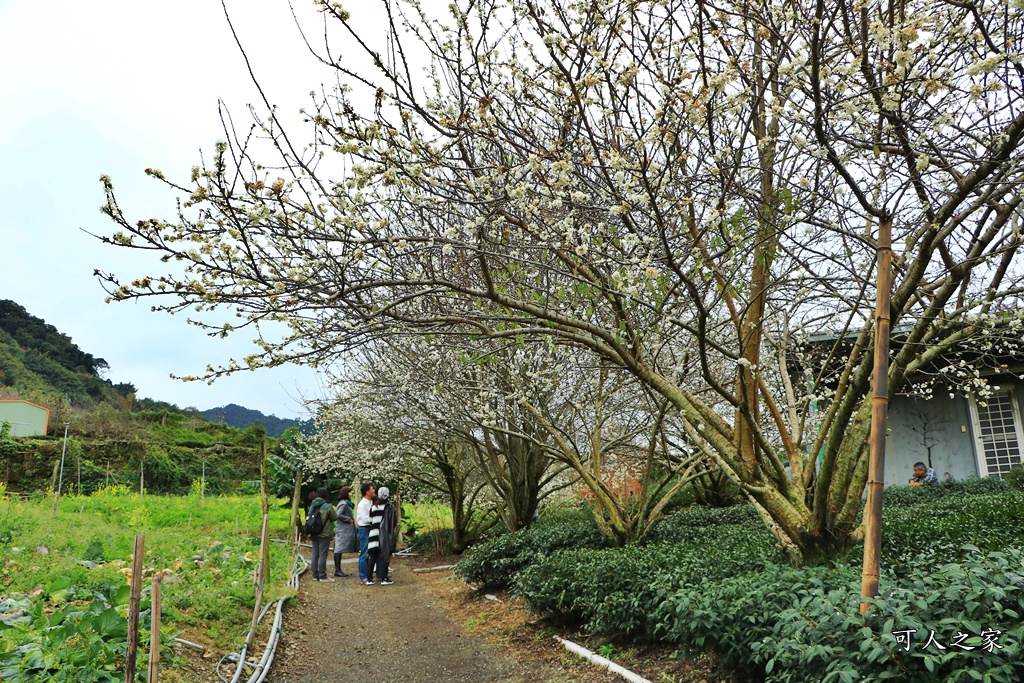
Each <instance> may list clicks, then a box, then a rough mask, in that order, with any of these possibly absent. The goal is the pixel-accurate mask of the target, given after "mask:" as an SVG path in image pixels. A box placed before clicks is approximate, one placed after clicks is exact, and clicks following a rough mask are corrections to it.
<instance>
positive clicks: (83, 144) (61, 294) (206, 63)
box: [0, 0, 359, 417]
mask: <svg viewBox="0 0 1024 683" xmlns="http://www.w3.org/2000/svg"><path fill="white" fill-rule="evenodd" d="M294 4H295V11H296V13H297V14H298V15H299V17H300V20H301V21H302V22H303V24H304V25H305V26H309V27H311V28H313V29H316V28H317V26H318V22H321V21H322V20H321V19H320V18H319V15H318V14H317V13H316V11H315V10H314V8H313V7H312V3H311V2H309V1H308V0H295V3H294ZM358 6H359V5H358V4H355V5H354V6H353V7H352V9H354V10H357V7H358ZM228 9H229V12H230V13H231V18H232V22H233V23H234V25H235V28H236V30H237V31H238V33H239V36H240V39H241V40H242V41H243V45H244V47H245V48H246V52H247V54H248V56H249V58H250V61H251V62H252V65H253V68H254V71H255V72H256V74H257V77H258V78H259V79H260V82H261V85H262V86H263V88H264V90H265V91H266V93H267V95H268V97H269V98H270V100H271V101H272V103H274V104H277V105H279V107H280V110H282V111H295V112H297V111H298V109H299V108H300V107H302V106H305V105H306V104H307V103H308V101H309V99H308V96H309V92H310V91H311V90H313V89H316V88H317V87H318V86H319V84H320V83H321V82H323V81H324V80H329V75H328V74H326V73H324V72H323V71H321V70H318V65H317V64H316V63H315V61H314V60H312V58H311V56H310V54H309V52H308V50H307V48H306V47H305V45H304V44H303V42H302V40H301V37H300V35H299V33H298V31H297V29H296V28H295V25H294V21H293V18H292V14H291V9H289V7H288V3H287V2H286V0H244V1H242V0H229V1H228ZM357 11H358V10H357ZM321 33H322V31H321ZM0 64H2V75H0V237H2V247H0V254H2V260H0V298H7V299H13V300H14V301H17V302H18V303H20V304H21V305H23V306H25V308H27V309H28V311H29V312H30V313H31V314H33V315H36V316H38V317H41V318H43V319H45V320H46V321H47V322H48V323H50V324H52V325H54V326H55V327H57V329H58V330H60V331H62V332H64V333H65V334H68V335H70V336H71V337H72V339H73V340H74V342H75V343H76V344H78V346H79V347H81V348H82V349H83V350H84V351H86V352H88V353H91V354H93V355H95V356H98V357H102V358H104V359H105V360H106V361H107V362H108V363H109V364H110V372H109V374H108V377H109V379H111V380H112V381H115V382H132V383H133V384H134V385H135V386H136V387H137V389H138V394H139V396H140V397H150V398H154V399H159V400H164V401H169V402H171V403H176V404H177V405H179V406H181V407H186V406H195V407H197V408H200V409H206V408H211V407H214V406H219V405H224V404H226V403H239V404H241V405H245V406H247V407H251V408H256V409H258V410H262V411H263V412H265V413H273V414H276V415H278V416H279V417H290V416H293V415H295V414H300V413H301V405H300V400H299V399H300V397H301V396H303V395H305V396H310V397H314V396H318V395H319V394H320V392H321V391H322V389H321V388H320V387H319V385H318V381H317V377H316V375H315V374H314V373H313V372H312V371H311V370H309V369H306V368H299V367H295V366H288V367H286V368H277V369H274V370H261V371H257V372H246V373H244V374H241V375H236V376H233V377H229V378H226V379H223V380H218V382H217V383H216V384H214V385H213V386H212V387H211V386H206V385H205V384H203V383H195V382H193V383H182V382H179V381H176V380H172V379H170V378H169V375H170V374H171V373H178V374H198V373H200V372H202V370H203V369H204V368H205V367H206V365H207V364H208V363H212V364H214V365H217V364H220V363H225V362H227V361H228V359H230V358H232V357H235V358H239V359H240V358H241V357H242V356H244V355H245V354H247V353H250V352H252V350H253V348H252V347H251V335H244V334H243V335H236V336H235V338H233V339H228V340H212V339H208V338H207V337H206V336H205V335H204V334H203V332H202V331H201V330H199V329H198V328H195V327H192V326H189V325H187V324H186V322H185V316H183V315H182V316H168V315H167V314H158V313H151V312H150V311H149V303H147V302H145V301H143V302H139V303H133V302H125V303H112V304H106V303H104V298H105V293H104V292H103V290H102V289H101V287H100V285H99V283H98V282H97V281H96V279H95V278H94V277H93V274H92V273H93V270H94V269H96V268H101V269H104V270H111V271H114V272H115V273H117V274H119V275H121V276H123V279H128V280H130V279H131V278H132V277H134V276H139V275H144V274H149V275H151V274H154V272H155V271H158V270H159V267H158V265H156V260H155V259H154V258H149V256H150V255H149V254H146V253H141V252H129V251H127V250H120V249H115V248H112V247H106V246H104V245H102V244H100V243H99V242H98V240H96V239H95V238H93V237H91V236H90V235H89V234H87V232H92V233H106V234H110V233H111V232H112V228H113V223H112V222H110V221H109V219H107V218H106V217H105V216H103V215H102V214H101V213H100V211H99V207H100V205H101V204H102V203H103V199H104V198H103V192H102V187H101V185H100V182H99V177H100V175H102V174H107V175H110V176H111V177H112V179H113V182H114V186H115V188H116V189H117V192H118V198H119V201H120V203H121V206H122V208H123V209H124V210H125V213H126V215H127V216H129V217H131V218H148V217H155V216H159V217H164V218H171V217H172V216H173V214H174V210H175V204H174V196H173V195H171V194H168V193H167V192H166V190H164V189H163V188H162V187H161V186H160V184H159V183H158V182H157V181H155V180H153V179H150V178H148V177H146V176H145V175H144V173H143V170H144V169H146V168H148V167H154V168H159V169H161V170H162V171H163V172H164V173H165V174H166V175H167V177H168V178H172V179H182V180H186V179H187V178H188V173H189V169H190V168H191V167H192V166H193V165H195V164H196V163H197V162H198V160H199V154H200V150H201V149H202V150H203V151H204V152H206V153H207V154H208V152H209V151H210V150H212V148H213V145H214V143H215V142H216V141H217V140H222V139H224V134H223V132H222V129H221V124H220V120H219V117H218V100H223V101H224V102H225V103H226V105H227V106H228V107H229V108H230V110H231V112H232V114H233V115H234V116H235V119H236V120H240V119H244V118H245V117H246V116H247V112H246V111H245V107H246V105H247V104H248V103H256V102H257V101H258V93H257V91H256V89H255V87H254V86H253V84H252V82H251V80H250V78H249V74H248V71H247V70H246V67H245V62H244V60H243V58H242V55H241V53H240V52H239V50H238V48H237V46H236V45H235V43H234V40H233V38H232V37H231V33H230V30H229V28H228V24H227V21H226V19H225V17H224V12H223V9H222V7H221V3H220V0H175V2H143V1H140V0H95V1H94V2H89V3H83V2H71V1H70V0H56V1H54V2H45V3H41V2H28V1H27V0H0ZM225 318H226V316H225Z"/></svg>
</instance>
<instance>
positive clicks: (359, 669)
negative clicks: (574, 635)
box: [268, 558, 526, 683]
mask: <svg viewBox="0 0 1024 683" xmlns="http://www.w3.org/2000/svg"><path fill="white" fill-rule="evenodd" d="M330 564H331V563H330V560H329V561H328V565H329V566H328V569H329V571H333V568H332V567H331V566H330ZM392 566H393V567H394V578H395V583H394V585H391V586H381V585H380V584H379V583H378V584H377V585H374V586H362V585H360V583H359V579H358V578H357V577H356V576H355V574H356V571H355V569H356V568H355V565H354V564H352V563H351V562H348V561H346V562H344V563H343V565H342V567H343V568H344V570H345V571H347V572H349V573H351V574H352V575H353V576H350V577H348V578H338V579H335V581H334V582H326V583H318V582H315V581H312V580H311V579H309V578H308V577H309V574H308V572H307V573H306V574H305V575H303V578H302V581H301V584H300V588H299V596H298V599H297V600H293V601H291V602H290V603H289V605H288V607H287V608H286V609H285V617H284V632H283V639H282V648H283V649H279V650H278V656H277V658H276V660H275V662H274V666H273V668H272V669H271V674H270V676H269V679H268V680H270V681H274V682H276V683H319V682H320V681H324V682H325V683H326V682H327V681H330V682H331V683H381V681H407V682H409V683H463V682H465V683H492V682H493V683H498V682H499V681H500V682H502V683H525V681H526V678H525V677H523V678H521V677H520V674H521V673H522V672H518V673H517V672H515V663H514V662H513V661H512V660H511V659H509V658H507V657H504V656H502V655H501V654H499V653H497V652H495V651H494V650H493V649H492V648H491V647H490V646H489V645H488V644H487V643H484V642H482V641H480V640H477V639H475V638H471V637H469V636H466V635H463V634H462V633H461V632H460V631H459V630H458V628H457V627H456V626H455V625H454V624H452V622H451V621H450V620H449V619H448V617H447V615H445V613H444V612H443V611H442V609H441V608H440V607H439V606H437V605H435V604H434V603H433V602H432V600H431V598H430V596H429V595H428V594H427V592H426V590H425V589H424V588H423V586H422V584H421V583H420V580H419V577H417V575H416V574H413V573H412V572H411V571H410V570H409V568H408V567H407V566H406V565H404V563H403V562H402V560H401V559H400V558H395V560H394V561H393V562H392Z"/></svg>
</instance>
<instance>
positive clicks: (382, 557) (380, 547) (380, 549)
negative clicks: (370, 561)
mask: <svg viewBox="0 0 1024 683" xmlns="http://www.w3.org/2000/svg"><path fill="white" fill-rule="evenodd" d="M390 497H391V491H390V490H388V487H386V486H382V487H380V490H379V491H377V499H378V500H377V505H376V506H375V509H376V508H378V507H379V510H380V512H379V515H380V517H379V518H380V527H379V528H380V531H379V532H378V534H377V555H376V565H377V579H378V580H379V581H380V585H382V586H390V585H391V584H392V583H394V581H392V580H391V579H389V578H388V570H389V569H390V567H391V554H392V553H394V552H395V546H396V545H397V543H398V514H397V513H396V511H395V506H394V504H392V503H391V502H390V501H389V500H388V499H389V498H390Z"/></svg>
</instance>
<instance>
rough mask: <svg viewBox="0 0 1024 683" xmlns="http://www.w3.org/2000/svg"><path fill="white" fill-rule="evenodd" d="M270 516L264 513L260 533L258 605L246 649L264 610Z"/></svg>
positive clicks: (257, 576)
mask: <svg viewBox="0 0 1024 683" xmlns="http://www.w3.org/2000/svg"><path fill="white" fill-rule="evenodd" d="M269 519H270V515H268V514H267V513H266V512H264V513H263V530H262V532H260V564H259V569H258V570H257V573H256V604H255V606H254V607H253V609H252V625H251V626H250V627H249V637H248V638H246V640H245V649H246V650H248V649H249V646H250V645H252V639H253V638H255V637H256V626H257V624H258V621H259V618H260V610H261V609H262V608H263V586H264V584H265V583H266V578H267V568H268V566H269V562H268V561H267V560H268V558H269V548H267V535H268V531H269Z"/></svg>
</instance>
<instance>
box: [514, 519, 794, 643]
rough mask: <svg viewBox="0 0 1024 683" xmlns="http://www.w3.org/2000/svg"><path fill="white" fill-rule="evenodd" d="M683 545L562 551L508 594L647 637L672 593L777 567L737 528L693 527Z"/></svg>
mask: <svg viewBox="0 0 1024 683" xmlns="http://www.w3.org/2000/svg"><path fill="white" fill-rule="evenodd" d="M690 531H691V532H692V535H691V536H690V538H689V539H688V542H687V543H686V544H685V545H681V544H661V545H650V546H647V547H636V546H633V547H626V548H614V549H603V550H563V551H561V552H557V553H554V554H552V555H548V556H546V557H542V558H538V559H537V560H536V561H534V562H533V563H532V564H531V565H530V566H528V567H526V568H524V569H522V570H521V571H519V573H518V574H516V576H515V579H514V581H513V584H512V585H513V589H514V591H515V592H516V593H517V594H518V595H521V596H522V597H523V598H525V599H526V602H527V604H528V605H529V606H530V609H531V610H533V611H534V612H537V613H541V614H548V615H556V616H557V617H558V618H560V619H567V620H573V621H578V622H582V623H584V624H585V625H586V627H587V629H588V630H590V631H594V632H599V633H626V634H632V635H639V636H646V637H649V636H651V635H653V634H654V633H655V632H656V631H657V630H658V627H659V624H658V622H657V620H655V619H652V617H653V615H654V614H655V613H656V612H657V610H658V607H659V606H660V605H661V604H662V603H663V602H664V601H665V600H666V599H667V597H668V596H669V595H670V594H672V593H673V592H674V591H676V590H678V588H679V587H680V586H682V585H684V584H687V583H693V582H698V581H700V580H702V579H704V578H707V577H725V576H729V575H732V574H735V573H737V572H741V571H749V570H750V569H752V568H756V567H761V566H766V565H768V564H771V563H775V562H780V561H782V559H783V558H782V556H781V553H779V552H778V551H777V550H776V549H775V544H774V541H773V540H772V539H771V537H770V536H769V535H768V534H767V533H765V532H764V531H763V530H762V531H761V532H760V533H757V532H752V530H751V529H749V528H747V527H745V526H741V525H728V526H722V527H718V528H703V529H699V528H691V529H690Z"/></svg>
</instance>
